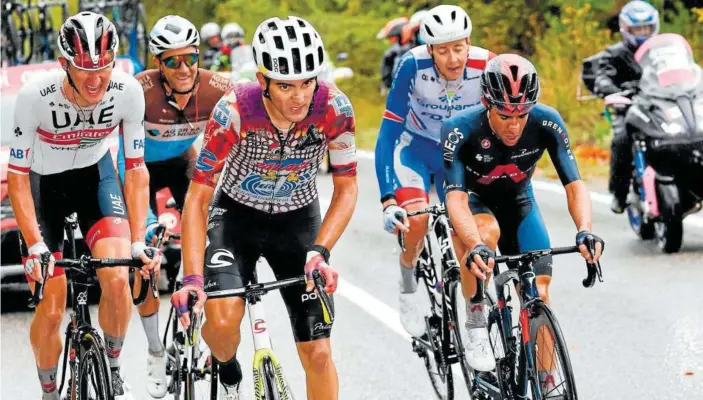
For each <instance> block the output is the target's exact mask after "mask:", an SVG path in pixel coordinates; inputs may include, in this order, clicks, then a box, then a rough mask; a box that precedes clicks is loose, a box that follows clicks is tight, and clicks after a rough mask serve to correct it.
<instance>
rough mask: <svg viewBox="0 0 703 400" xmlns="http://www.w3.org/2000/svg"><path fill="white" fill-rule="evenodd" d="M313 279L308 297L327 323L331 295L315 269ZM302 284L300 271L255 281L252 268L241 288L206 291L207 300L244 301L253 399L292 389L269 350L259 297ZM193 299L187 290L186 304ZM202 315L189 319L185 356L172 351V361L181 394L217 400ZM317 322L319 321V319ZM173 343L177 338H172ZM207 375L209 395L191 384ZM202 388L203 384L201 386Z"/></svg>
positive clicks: (285, 396) (287, 398)
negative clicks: (292, 275) (277, 278)
mask: <svg viewBox="0 0 703 400" xmlns="http://www.w3.org/2000/svg"><path fill="white" fill-rule="evenodd" d="M313 280H314V282H315V288H316V291H315V292H313V293H312V294H310V296H311V298H312V296H313V295H314V294H315V295H317V296H316V297H317V299H318V300H319V301H320V304H321V305H322V310H323V316H324V324H326V325H327V326H330V325H331V324H332V323H333V322H334V303H333V301H332V298H331V297H330V296H329V295H328V294H327V293H326V292H325V290H324V286H325V283H324V278H323V277H322V275H321V274H320V272H319V271H313ZM304 284H305V276H304V275H303V276H299V277H296V278H290V279H284V280H280V281H274V282H265V283H258V280H257V277H256V272H255V273H254V277H253V280H252V283H250V284H249V285H247V286H245V287H243V288H239V289H229V290H218V291H214V292H210V293H208V300H210V299H221V298H227V297H243V298H244V299H245V300H246V302H247V310H248V314H249V323H250V325H251V331H252V335H253V340H254V361H253V376H254V399H256V400H293V399H294V396H293V392H292V391H291V389H290V386H289V385H288V382H287V381H286V378H285V375H284V373H283V367H282V366H281V362H280V361H279V360H278V357H276V354H275V353H274V352H273V347H272V344H271V337H270V336H269V334H268V328H267V327H266V314H265V312H264V305H263V303H262V298H263V296H264V295H266V294H267V293H269V292H271V291H274V290H280V289H283V288H286V287H289V286H294V285H304ZM194 303H195V296H194V294H191V302H190V305H189V308H192V306H193V305H194ZM171 315H173V316H174V318H173V320H171ZM202 319H203V317H202V313H200V314H199V315H195V316H193V317H192V323H191V324H190V326H189V328H188V330H187V332H185V333H184V335H183V336H184V337H183V342H184V343H185V346H184V348H183V350H186V351H185V353H186V358H185V359H182V360H181V359H180V358H179V357H180V353H179V352H175V353H174V354H175V357H174V358H175V360H176V361H175V362H174V363H173V365H181V368H180V369H176V371H177V373H178V374H179V375H180V376H181V377H180V378H178V379H180V382H182V383H183V384H184V386H185V387H184V397H183V398H185V399H188V400H192V399H207V398H209V399H211V400H217V395H218V390H219V379H218V368H217V363H214V362H212V357H204V354H205V353H204V352H203V348H202V346H201V345H200V343H199V332H200V327H201V325H202ZM169 320H170V321H171V323H173V324H175V325H177V324H178V321H177V319H176V318H175V313H174V310H173V309H172V310H171V313H170V314H169ZM320 323H321V324H322V323H323V322H320ZM174 329H175V327H174ZM174 343H177V342H176V341H174ZM188 348H190V350H191V351H190V352H188V351H187V349H188ZM169 357H170V356H169ZM179 362H180V364H179ZM169 363H171V360H169ZM172 371H173V370H172ZM172 374H173V372H172ZM208 379H209V382H210V385H209V397H208V395H207V391H205V390H196V388H195V384H196V383H197V382H198V381H201V380H208ZM172 380H173V378H172ZM206 388H207V387H206V386H204V387H203V388H201V389H206Z"/></svg>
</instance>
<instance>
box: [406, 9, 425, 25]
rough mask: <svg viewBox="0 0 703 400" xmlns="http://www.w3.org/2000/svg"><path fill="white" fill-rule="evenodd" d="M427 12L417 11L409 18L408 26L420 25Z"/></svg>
mask: <svg viewBox="0 0 703 400" xmlns="http://www.w3.org/2000/svg"><path fill="white" fill-rule="evenodd" d="M428 13H429V10H418V11H416V12H415V14H413V15H412V16H411V17H410V22H409V23H410V24H421V23H422V19H423V18H425V16H426V15H428Z"/></svg>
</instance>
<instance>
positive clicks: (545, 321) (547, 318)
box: [530, 302, 578, 400]
mask: <svg viewBox="0 0 703 400" xmlns="http://www.w3.org/2000/svg"><path fill="white" fill-rule="evenodd" d="M543 325H544V326H546V327H547V328H548V329H549V330H550V331H551V334H552V337H553V340H554V343H555V344H556V346H555V347H556V349H557V355H558V357H559V361H560V362H561V364H562V365H561V368H560V369H561V371H563V375H564V376H563V378H564V383H565V385H564V387H565V388H566V393H564V394H565V397H559V398H562V399H565V400H577V399H578V394H577V392H576V382H575V380H574V370H573V368H572V367H571V359H570V357H569V351H568V347H566V340H565V339H564V334H563V333H562V331H561V327H560V326H559V322H557V318H556V316H555V315H554V313H553V312H552V310H551V308H549V306H548V305H547V304H545V303H542V302H538V303H535V304H534V305H533V306H532V307H531V309H530V342H531V343H532V356H533V359H534V360H535V363H537V362H538V359H537V345H538V342H537V333H538V330H539V328H540V327H541V326H543ZM536 367H537V369H539V366H537V365H536ZM534 378H535V377H533V380H532V384H533V385H535V380H534ZM536 381H537V382H538V381H539V379H536ZM559 386H561V385H559ZM533 397H536V396H535V395H534V389H533ZM542 398H543V399H545V398H548V397H544V393H543V397H542Z"/></svg>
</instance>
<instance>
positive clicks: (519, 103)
mask: <svg viewBox="0 0 703 400" xmlns="http://www.w3.org/2000/svg"><path fill="white" fill-rule="evenodd" d="M481 91H482V99H481V100H482V102H483V103H484V104H485V105H486V106H487V107H496V109H497V110H498V112H499V113H501V114H504V115H522V114H526V113H528V112H530V110H531V109H532V107H534V105H535V104H537V100H538V99H539V92H540V89H539V78H538V77H537V71H536V70H535V66H534V65H532V63H531V62H530V61H528V60H527V59H526V58H524V57H521V56H519V55H517V54H501V55H499V56H496V57H494V58H493V59H491V60H490V61H488V64H486V68H485V69H484V70H483V74H482V75H481Z"/></svg>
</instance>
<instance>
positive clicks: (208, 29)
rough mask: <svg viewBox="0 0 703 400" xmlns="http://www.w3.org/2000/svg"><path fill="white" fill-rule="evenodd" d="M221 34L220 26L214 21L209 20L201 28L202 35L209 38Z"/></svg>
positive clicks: (206, 38) (205, 38)
mask: <svg viewBox="0 0 703 400" xmlns="http://www.w3.org/2000/svg"><path fill="white" fill-rule="evenodd" d="M219 34H220V26H219V25H217V24H216V23H214V22H208V23H206V24H205V25H203V26H202V27H201V28H200V37H201V38H203V40H208V39H210V38H211V37H215V36H218V35H219Z"/></svg>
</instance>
